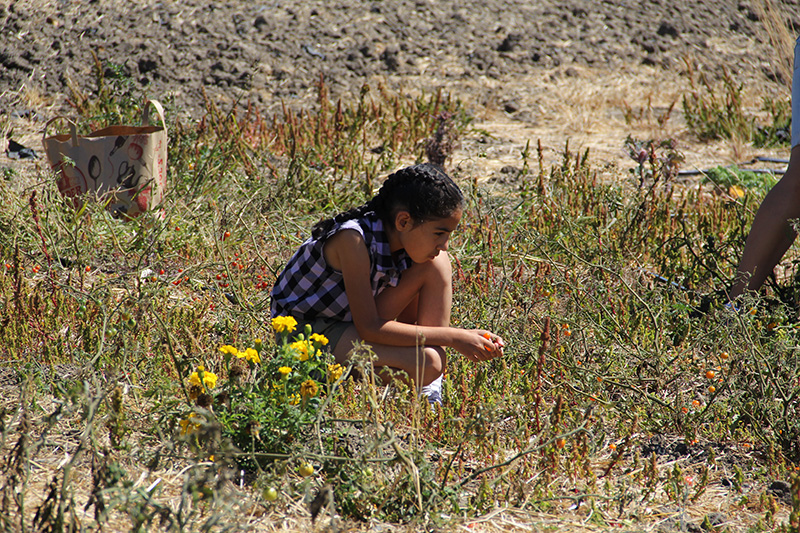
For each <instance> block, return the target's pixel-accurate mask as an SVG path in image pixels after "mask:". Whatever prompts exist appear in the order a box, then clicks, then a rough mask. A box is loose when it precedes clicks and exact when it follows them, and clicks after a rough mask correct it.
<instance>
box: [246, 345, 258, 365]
mask: <svg viewBox="0 0 800 533" xmlns="http://www.w3.org/2000/svg"><path fill="white" fill-rule="evenodd" d="M244 358H245V359H247V360H248V361H252V362H254V363H260V362H261V356H259V355H258V352H257V351H255V350H254V349H253V348H248V349H247V350H245V352H244Z"/></svg>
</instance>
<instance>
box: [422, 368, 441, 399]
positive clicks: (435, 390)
mask: <svg viewBox="0 0 800 533" xmlns="http://www.w3.org/2000/svg"><path fill="white" fill-rule="evenodd" d="M443 379H444V374H442V375H441V376H439V377H438V378H436V379H434V380H433V381H431V382H430V383H429V384H428V385H424V386H422V387H420V389H419V395H420V397H423V396H424V397H426V398H427V399H428V401H429V402H430V403H431V405H433V404H437V403H438V404H441V403H442V380H443Z"/></svg>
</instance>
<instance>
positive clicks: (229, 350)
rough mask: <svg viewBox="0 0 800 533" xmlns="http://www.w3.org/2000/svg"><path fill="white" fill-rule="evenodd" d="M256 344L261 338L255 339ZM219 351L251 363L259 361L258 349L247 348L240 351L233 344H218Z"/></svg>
mask: <svg viewBox="0 0 800 533" xmlns="http://www.w3.org/2000/svg"><path fill="white" fill-rule="evenodd" d="M256 344H261V340H260V339H256ZM219 351H220V352H222V353H224V354H231V355H235V356H236V357H238V358H239V359H246V360H248V361H250V362H252V363H260V362H261V356H260V355H259V354H258V350H256V349H254V348H248V349H246V350H245V351H243V352H240V351H239V350H238V349H237V348H236V347H235V346H231V345H230V344H225V345H224V346H220V348H219Z"/></svg>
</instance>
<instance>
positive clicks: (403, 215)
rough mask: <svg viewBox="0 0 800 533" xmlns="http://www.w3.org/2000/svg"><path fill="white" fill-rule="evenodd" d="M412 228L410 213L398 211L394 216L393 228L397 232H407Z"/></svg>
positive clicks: (412, 220) (412, 221)
mask: <svg viewBox="0 0 800 533" xmlns="http://www.w3.org/2000/svg"><path fill="white" fill-rule="evenodd" d="M413 227H414V219H412V218H411V213H409V212H408V211H403V210H400V211H398V212H397V214H396V215H395V216H394V228H395V229H396V230H397V231H401V232H402V231H408V230H410V229H412V228H413Z"/></svg>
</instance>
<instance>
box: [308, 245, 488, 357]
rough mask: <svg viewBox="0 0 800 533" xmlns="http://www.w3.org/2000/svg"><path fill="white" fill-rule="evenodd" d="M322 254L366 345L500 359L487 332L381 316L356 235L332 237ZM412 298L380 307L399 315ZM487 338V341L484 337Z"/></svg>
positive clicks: (366, 259) (366, 260)
mask: <svg viewBox="0 0 800 533" xmlns="http://www.w3.org/2000/svg"><path fill="white" fill-rule="evenodd" d="M324 253H325V259H326V261H327V262H328V264H330V266H332V267H333V268H335V269H337V270H339V271H341V272H342V276H343V277H344V285H345V291H346V293H347V298H348V301H349V302H350V311H351V313H352V314H353V323H354V324H355V327H356V330H357V331H358V335H359V337H361V339H362V340H364V341H365V342H367V343H379V344H386V345H391V346H416V345H419V344H425V345H432V346H450V347H452V348H454V349H456V350H458V351H459V352H461V353H462V354H464V355H465V356H466V357H467V358H469V359H471V360H473V361H483V360H487V359H492V358H494V357H498V356H500V355H502V339H499V338H498V342H492V340H490V339H492V338H493V336H492V335H491V333H490V332H488V331H486V330H465V329H461V328H454V327H450V326H420V325H415V324H407V323H403V322H398V321H395V320H394V318H396V316H381V313H380V312H379V310H378V304H377V302H376V301H375V297H374V296H373V295H372V286H371V283H370V259H369V253H368V251H367V246H366V243H365V242H364V239H363V237H362V236H361V235H360V234H359V233H358V232H357V231H353V230H344V231H341V232H339V233H337V234H336V235H334V236H332V237H331V238H330V239H329V240H328V242H327V243H326V244H325V251H324ZM437 260H439V261H448V259H447V257H446V255H441V256H440V257H437V258H436V259H434V261H437ZM448 266H449V265H448ZM387 290H394V289H387ZM414 296H416V293H415V292H410V293H408V294H404V295H403V294H401V295H400V297H401V298H405V299H406V300H407V301H402V302H399V303H395V304H394V305H392V306H382V307H392V308H393V310H392V314H396V313H399V312H400V311H402V310H403V309H404V308H405V306H406V305H407V304H408V303H410V301H411V299H413V297H414ZM395 311H396V313H395ZM486 334H488V336H489V338H486V337H485V336H484V335H486Z"/></svg>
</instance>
